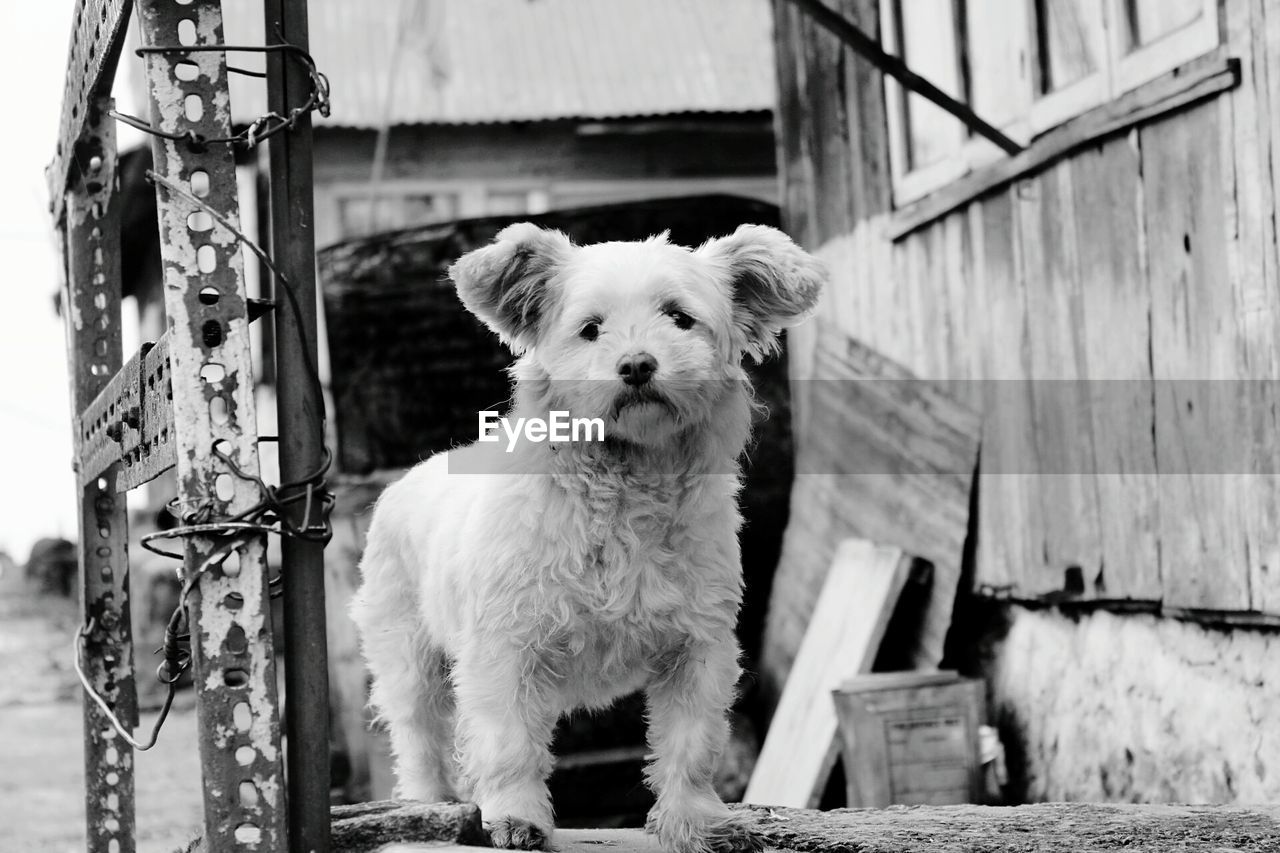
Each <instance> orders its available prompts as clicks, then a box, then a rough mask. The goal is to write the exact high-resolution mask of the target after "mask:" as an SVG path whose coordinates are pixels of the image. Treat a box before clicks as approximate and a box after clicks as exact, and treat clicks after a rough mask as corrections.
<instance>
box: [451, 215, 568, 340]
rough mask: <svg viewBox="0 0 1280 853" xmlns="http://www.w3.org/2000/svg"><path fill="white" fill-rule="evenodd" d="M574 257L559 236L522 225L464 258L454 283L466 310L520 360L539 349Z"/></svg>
mask: <svg viewBox="0 0 1280 853" xmlns="http://www.w3.org/2000/svg"><path fill="white" fill-rule="evenodd" d="M572 251H573V244H572V243H571V242H569V238H568V237H566V236H565V235H564V234H562V233H560V232H559V231H547V230H544V229H542V228H539V227H538V226H536V225H534V224H532V223H530V222H518V223H516V224H515V225H508V226H507V227H506V228H504V229H502V231H500V232H499V233H498V236H497V237H496V238H494V241H493V243H492V245H489V246H485V247H484V248H483V249H476V250H474V251H471V252H468V253H467V254H465V255H463V256H462V257H461V258H459V259H458V260H457V261H456V262H455V263H454V264H453V266H451V267H449V277H450V278H451V279H453V283H454V285H455V286H456V287H457V288H458V297H459V298H460V299H461V300H462V304H463V305H465V306H467V309H468V310H469V311H471V313H472V314H475V315H476V316H477V317H479V318H480V319H481V320H483V321H484V323H485V325H487V326H488V327H489V328H490V329H493V330H494V331H495V332H497V333H498V337H499V338H501V339H502V341H503V342H504V343H505V344H506V345H507V346H509V347H510V348H511V351H512V352H514V353H515V354H516V355H520V354H521V353H523V352H524V351H525V350H527V349H529V347H531V346H533V342H534V341H535V340H536V338H537V334H538V323H539V322H540V321H541V320H542V318H543V317H544V316H546V314H547V312H548V310H549V309H550V306H551V302H552V300H553V299H554V296H555V294H554V284H553V282H552V279H553V278H554V277H555V275H556V273H557V272H558V271H559V270H560V269H561V267H563V265H564V264H565V262H566V261H567V260H568V259H569V255H570V253H572Z"/></svg>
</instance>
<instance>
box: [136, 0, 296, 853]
mask: <svg viewBox="0 0 1280 853" xmlns="http://www.w3.org/2000/svg"><path fill="white" fill-rule="evenodd" d="M136 6H137V12H138V15H139V20H140V24H141V27H140V29H141V33H142V41H143V43H144V44H145V45H146V46H148V47H155V46H161V45H164V46H169V45H186V46H191V45H219V44H223V43H224V38H223V29H222V9H221V4H220V3H219V2H218V0H191V2H187V3H175V2H173V0H138V2H137V4H136ZM146 79H147V89H148V93H149V96H150V97H149V99H150V104H151V124H152V126H153V127H155V128H156V129H158V130H159V131H161V132H163V133H167V134H174V135H176V136H178V137H182V136H184V135H187V134H189V133H192V132H194V133H196V134H198V135H199V136H201V137H203V138H206V139H216V138H223V137H227V136H229V135H230V131H231V110H230V102H229V98H228V95H227V62H226V56H225V54H224V53H222V52H217V51H212V52H200V53H184V52H181V51H173V52H156V53H147V54H146ZM152 153H153V155H154V162H155V171H156V174H157V175H158V176H159V177H161V178H163V179H164V181H162V182H161V181H158V182H157V183H158V185H157V187H156V199H157V207H158V212H159V219H160V246H161V259H162V261H163V264H164V293H165V310H166V313H167V315H168V324H169V332H168V338H169V341H168V343H169V363H170V382H171V388H172V392H173V405H172V408H173V420H174V439H175V441H174V443H175V444H176V457H177V465H178V502H179V511H180V514H181V516H182V520H183V522H184V523H198V522H201V521H216V520H218V519H224V518H227V517H230V516H234V515H236V514H237V513H242V512H244V511H246V510H248V509H250V508H252V507H254V506H255V505H257V504H259V503H260V501H261V498H262V495H261V494H260V492H259V489H258V487H257V485H256V484H255V483H254V482H252V481H251V480H250V479H247V478H246V477H241V476H238V475H237V474H236V473H235V472H234V471H233V470H232V469H231V466H230V465H228V464H227V463H226V462H224V461H223V460H222V459H221V458H220V457H219V455H218V454H217V453H215V450H217V451H218V452H219V453H222V454H225V455H226V456H227V457H229V458H230V459H231V460H232V461H233V462H234V463H235V465H236V466H238V467H239V468H240V469H241V470H242V471H243V472H245V474H246V475H256V474H257V472H258V448H257V435H256V416H255V411H254V398H253V370H252V364H251V361H250V348H249V319H248V312H247V303H246V295H245V285H244V256H243V251H242V250H241V246H240V244H239V241H238V239H237V238H236V236H235V235H234V234H232V233H230V232H229V231H228V230H227V229H226V228H224V227H223V226H221V225H219V224H218V223H217V222H216V221H215V220H213V218H212V217H211V216H210V215H209V214H208V212H207V211H205V210H203V209H202V208H201V207H200V206H199V205H197V204H195V203H193V202H191V201H190V200H188V199H186V198H184V197H182V196H181V195H179V194H177V193H173V192H170V191H169V189H168V188H167V187H166V186H165V183H172V184H173V185H175V186H177V187H180V188H181V189H182V190H183V191H185V192H187V193H190V194H191V195H192V196H195V197H196V198H199V199H200V200H201V201H202V202H203V203H204V204H207V205H208V206H209V208H211V209H212V210H215V211H217V212H218V214H219V215H220V216H222V217H225V218H226V219H227V220H228V221H229V222H232V223H236V222H238V221H239V215H238V206H237V198H236V174H235V163H234V160H233V156H232V152H231V150H230V149H229V148H228V147H227V146H226V145H221V144H210V145H200V144H198V143H193V142H192V141H191V140H190V139H189V138H177V139H168V138H164V137H161V136H155V137H153V144H152ZM265 539H266V537H265V536H264V535H263V534H262V533H261V532H257V531H252V530H249V531H246V530H240V531H230V532H219V533H212V532H211V533H208V534H203V535H190V536H187V537H185V544H184V551H185V553H184V568H183V572H184V577H185V580H186V582H187V584H189V585H191V594H190V595H189V597H188V599H187V603H188V606H189V615H190V622H191V651H192V664H193V672H194V681H195V686H196V691H197V693H196V696H197V702H198V704H197V713H198V721H199V731H200V743H199V746H200V763H201V766H202V769H203V773H202V777H203V779H202V781H203V784H204V807H205V835H204V844H205V849H206V850H208V851H210V853H223V851H232V850H235V851H239V850H258V851H271V853H274V851H278V850H283V849H284V848H285V834H286V833H285V825H284V824H285V822H284V815H285V802H284V787H283V773H282V770H281V760H280V730H279V719H278V716H277V703H276V675H275V657H274V653H273V650H272V641H271V632H270V630H269V624H268V621H267V620H268V594H267V575H266V541H265ZM223 555H225V559H224V558H223Z"/></svg>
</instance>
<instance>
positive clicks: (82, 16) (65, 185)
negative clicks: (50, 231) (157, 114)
mask: <svg viewBox="0 0 1280 853" xmlns="http://www.w3.org/2000/svg"><path fill="white" fill-rule="evenodd" d="M132 6H133V2H132V0H79V2H77V3H76V12H75V23H74V24H73V25H72V30H71V46H70V48H69V49H68V51H67V83H66V88H65V90H64V91H63V95H62V119H61V122H60V124H59V127H58V147H57V148H56V149H55V152H54V156H53V162H52V163H50V164H49V168H48V169H47V170H46V172H45V178H46V180H47V181H48V182H49V199H50V204H49V209H50V212H51V213H52V214H53V221H54V222H59V221H61V220H62V215H63V212H64V208H65V204H66V196H65V195H64V194H65V193H66V192H67V190H68V189H69V188H70V187H71V185H72V184H73V183H75V181H76V180H77V172H78V171H79V170H80V169H82V168H83V167H84V166H85V165H87V163H88V159H89V157H88V155H87V154H86V153H85V152H84V151H83V150H81V148H80V146H81V145H82V144H83V143H85V142H87V141H91V139H92V136H93V135H92V134H91V133H87V132H86V126H87V125H88V124H89V120H90V112H91V110H92V105H93V103H94V101H95V100H97V99H98V98H106V97H109V96H110V94H111V81H112V78H113V77H114V76H115V68H116V62H117V61H118V60H119V58H120V47H121V45H122V44H123V43H124V33H125V26H126V24H127V23H128V21H129V11H130V9H131V8H132Z"/></svg>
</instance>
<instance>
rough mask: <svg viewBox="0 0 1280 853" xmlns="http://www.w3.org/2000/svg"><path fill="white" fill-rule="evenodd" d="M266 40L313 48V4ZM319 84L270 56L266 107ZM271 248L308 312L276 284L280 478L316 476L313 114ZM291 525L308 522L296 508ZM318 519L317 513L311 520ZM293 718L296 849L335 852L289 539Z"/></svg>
mask: <svg viewBox="0 0 1280 853" xmlns="http://www.w3.org/2000/svg"><path fill="white" fill-rule="evenodd" d="M264 11H265V24H266V26H265V32H266V35H267V43H268V44H272V43H279V42H284V43H288V44H291V45H294V46H295V47H298V48H300V49H302V50H304V51H305V50H308V49H309V45H308V31H307V4H306V0H265V3H264ZM310 85H311V80H310V77H309V75H308V74H307V73H306V71H305V69H304V68H303V67H302V65H301V63H299V62H298V61H297V60H296V59H295V58H294V57H291V56H287V55H285V54H283V53H272V54H268V56H267V108H268V109H269V110H271V111H272V112H274V113H276V114H277V115H289V112H290V110H292V109H293V108H294V107H297V106H300V105H302V104H303V103H304V102H305V101H306V100H307V98H308V96H309V94H310ZM269 144H270V152H271V160H270V166H271V167H270V172H271V178H270V187H271V190H270V192H271V235H272V236H271V248H272V255H273V256H274V258H275V262H276V265H277V266H278V267H279V269H280V272H281V273H282V274H283V275H284V276H285V277H286V278H288V280H289V282H290V284H291V285H292V287H293V290H294V295H295V296H296V298H297V302H298V305H299V307H300V308H301V310H300V312H299V314H300V315H301V316H300V317H295V316H294V313H293V312H292V311H290V310H288V306H287V305H285V304H284V302H285V296H284V294H283V293H281V292H280V291H281V289H282V288H283V287H284V285H283V283H282V282H280V281H279V280H277V281H276V282H275V289H274V291H273V293H274V296H275V299H276V304H277V307H276V312H275V320H276V335H275V345H276V379H277V387H276V395H277V397H276V407H277V420H278V425H279V433H280V480H281V482H282V483H290V482H299V481H302V480H305V479H307V478H309V477H312V476H313V475H314V474H315V473H316V471H317V470H318V469H319V468H320V466H321V465H322V463H323V459H324V456H323V454H324V432H323V429H324V427H323V424H324V398H323V396H321V393H322V392H321V389H320V387H319V377H318V376H317V375H316V374H315V373H314V370H315V366H316V365H317V363H318V362H317V358H318V356H317V345H316V280H315V263H316V260H315V217H314V215H313V210H312V190H311V188H312V165H311V116H310V115H309V114H303V115H300V116H299V117H298V120H297V124H296V125H295V126H294V127H293V128H292V129H291V130H289V131H287V132H285V133H282V134H278V135H276V136H274V137H272V139H271V140H270V143H269ZM290 511H291V513H292V519H291V520H292V521H293V522H294V523H295V524H298V525H301V524H303V523H304V519H303V512H304V506H303V504H301V503H298V504H294V505H293V506H292V507H291V508H290ZM306 521H308V522H314V521H315V519H308V520H306ZM280 553H281V557H282V561H283V566H282V569H281V570H282V574H283V577H284V631H285V724H286V732H287V734H288V750H287V761H288V771H289V772H288V778H289V849H290V851H291V853H312V851H314V853H327V851H328V850H329V667H328V646H327V639H326V634H325V604H324V545H323V543H320V542H314V541H308V540H303V539H295V538H290V537H285V538H284V539H283V540H282V541H281V543H280Z"/></svg>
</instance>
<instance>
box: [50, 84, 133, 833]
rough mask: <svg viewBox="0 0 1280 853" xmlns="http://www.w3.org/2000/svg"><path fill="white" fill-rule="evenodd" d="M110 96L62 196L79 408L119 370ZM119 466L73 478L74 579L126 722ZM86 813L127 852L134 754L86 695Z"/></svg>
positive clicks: (108, 686) (100, 682) (129, 647)
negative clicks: (76, 513)
mask: <svg viewBox="0 0 1280 853" xmlns="http://www.w3.org/2000/svg"><path fill="white" fill-rule="evenodd" d="M110 109H111V101H110V100H109V99H106V98H95V99H93V100H92V101H90V102H89V105H88V111H89V115H88V116H87V122H86V125H85V137H84V138H82V139H80V140H78V141H77V143H76V145H77V148H78V149H79V150H80V151H81V152H82V153H83V155H84V157H85V163H84V168H83V169H82V170H81V171H80V173H79V174H78V175H77V179H76V181H75V184H74V185H73V186H72V187H71V189H70V191H69V192H68V193H67V197H66V200H65V209H66V220H67V221H66V223H65V231H60V232H59V233H60V234H63V236H64V238H65V241H66V243H65V247H64V248H65V250H66V262H67V263H66V281H65V289H64V291H63V307H64V310H63V315H64V317H65V318H66V323H67V350H68V352H67V355H68V365H69V369H70V374H71V407H72V411H73V412H80V411H83V410H84V409H85V408H86V406H87V404H88V403H89V401H90V400H92V399H93V398H94V397H95V396H96V395H98V394H100V393H101V392H102V389H103V388H104V387H105V386H106V385H107V383H108V382H109V381H110V379H111V377H112V376H113V375H114V374H115V373H116V371H117V370H118V369H119V367H120V361H121V344H120V293H121V286H120V209H119V208H120V201H119V199H118V198H117V197H116V193H115V185H116V165H117V161H116V137H115V126H114V123H113V122H112V121H111V119H109V118H108V117H107V112H108V111H109V110H110ZM117 470H118V463H117V464H111V465H107V466H105V467H103V468H102V469H101V470H100V471H98V472H95V474H94V476H92V477H89V478H85V479H84V480H82V481H81V482H80V579H81V594H82V606H83V613H84V617H83V618H84V625H85V637H84V642H83V648H82V652H81V654H82V655H83V657H82V660H81V661H80V665H81V668H82V670H83V671H84V673H85V677H86V679H87V680H88V682H89V685H90V686H91V687H92V688H93V690H94V691H95V692H96V693H97V694H98V695H99V696H101V697H102V699H103V701H104V702H106V704H107V706H108V708H110V709H111V712H112V713H114V714H115V716H116V717H117V718H118V719H119V720H120V722H121V723H122V724H123V725H125V726H135V725H137V720H138V700H137V692H136V689H135V684H134V678H133V641H132V638H131V628H130V622H129V574H128V572H129V555H128V551H127V547H128V541H129V540H128V522H127V517H126V514H125V504H124V501H123V500H119V499H117V497H116V495H115V492H114V489H112V488H111V480H113V479H115V476H116V471H117ZM84 747H85V811H86V818H87V829H88V832H87V836H88V844H89V850H90V851H92V853H97V852H98V851H102V853H133V850H134V831H133V830H134V782H133V750H132V749H131V748H130V747H129V746H128V745H127V744H126V743H125V742H124V741H123V739H121V738H119V737H118V736H117V733H116V731H115V728H114V727H113V726H112V724H111V721H110V719H109V718H108V717H107V715H106V714H105V713H103V711H102V709H101V708H99V707H98V706H97V705H96V704H95V703H94V702H93V701H92V700H91V699H90V698H89V697H88V696H85V697H84Z"/></svg>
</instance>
